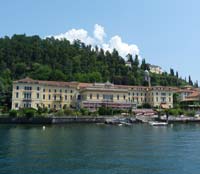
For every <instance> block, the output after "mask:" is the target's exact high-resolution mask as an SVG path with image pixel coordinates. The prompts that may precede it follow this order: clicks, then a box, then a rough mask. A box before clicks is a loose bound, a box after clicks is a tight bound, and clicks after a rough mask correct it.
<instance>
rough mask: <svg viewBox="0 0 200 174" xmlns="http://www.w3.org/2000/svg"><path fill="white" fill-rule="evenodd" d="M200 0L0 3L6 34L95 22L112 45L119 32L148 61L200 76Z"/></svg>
mask: <svg viewBox="0 0 200 174" xmlns="http://www.w3.org/2000/svg"><path fill="white" fill-rule="evenodd" d="M199 7H200V1H199V0H190V1H188V0H167V1H164V0H6V1H1V3H0V37H3V36H5V35H8V36H12V35H13V34H15V33H16V34H23V33H25V34H27V35H39V36H41V37H45V36H49V35H59V34H61V33H65V32H67V31H71V29H76V30H78V31H79V30H80V29H84V31H87V32H88V33H87V34H88V35H89V36H91V37H93V32H94V25H95V24H98V25H99V26H100V27H102V28H103V29H104V33H105V37H104V41H103V42H105V43H106V44H108V43H110V41H111V40H112V38H113V37H115V36H119V38H120V39H121V40H122V41H123V43H125V44H127V45H128V46H130V45H132V44H134V45H136V46H137V47H138V48H139V50H140V55H141V57H143V58H146V60H147V62H150V63H152V64H156V65H160V66H161V67H163V69H164V70H166V71H169V69H170V67H172V68H174V70H177V71H178V72H179V74H181V75H182V76H183V77H185V76H186V77H188V75H191V76H192V78H193V80H200V74H199V73H198V72H200V70H199V63H200V59H199V58H200V51H199V49H200V20H199V17H200V10H199Z"/></svg>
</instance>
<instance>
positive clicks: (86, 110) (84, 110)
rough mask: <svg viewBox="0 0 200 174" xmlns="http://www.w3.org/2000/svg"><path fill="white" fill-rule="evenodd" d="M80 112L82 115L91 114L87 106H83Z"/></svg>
mask: <svg viewBox="0 0 200 174" xmlns="http://www.w3.org/2000/svg"><path fill="white" fill-rule="evenodd" d="M80 113H81V115H89V111H88V109H85V108H81V110H80Z"/></svg>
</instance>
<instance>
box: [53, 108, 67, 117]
mask: <svg viewBox="0 0 200 174" xmlns="http://www.w3.org/2000/svg"><path fill="white" fill-rule="evenodd" d="M55 115H56V116H64V115H65V114H64V111H63V110H62V109H61V110H59V111H57V112H56V113H55Z"/></svg>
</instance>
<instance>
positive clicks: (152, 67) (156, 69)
mask: <svg viewBox="0 0 200 174" xmlns="http://www.w3.org/2000/svg"><path fill="white" fill-rule="evenodd" d="M148 66H149V71H150V72H151V73H155V74H162V73H163V70H162V68H161V67H160V66H157V65H151V64H148Z"/></svg>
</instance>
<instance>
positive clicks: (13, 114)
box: [9, 109, 17, 117]
mask: <svg viewBox="0 0 200 174" xmlns="http://www.w3.org/2000/svg"><path fill="white" fill-rule="evenodd" d="M9 116H10V117H17V110H14V109H13V110H10V112H9Z"/></svg>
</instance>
